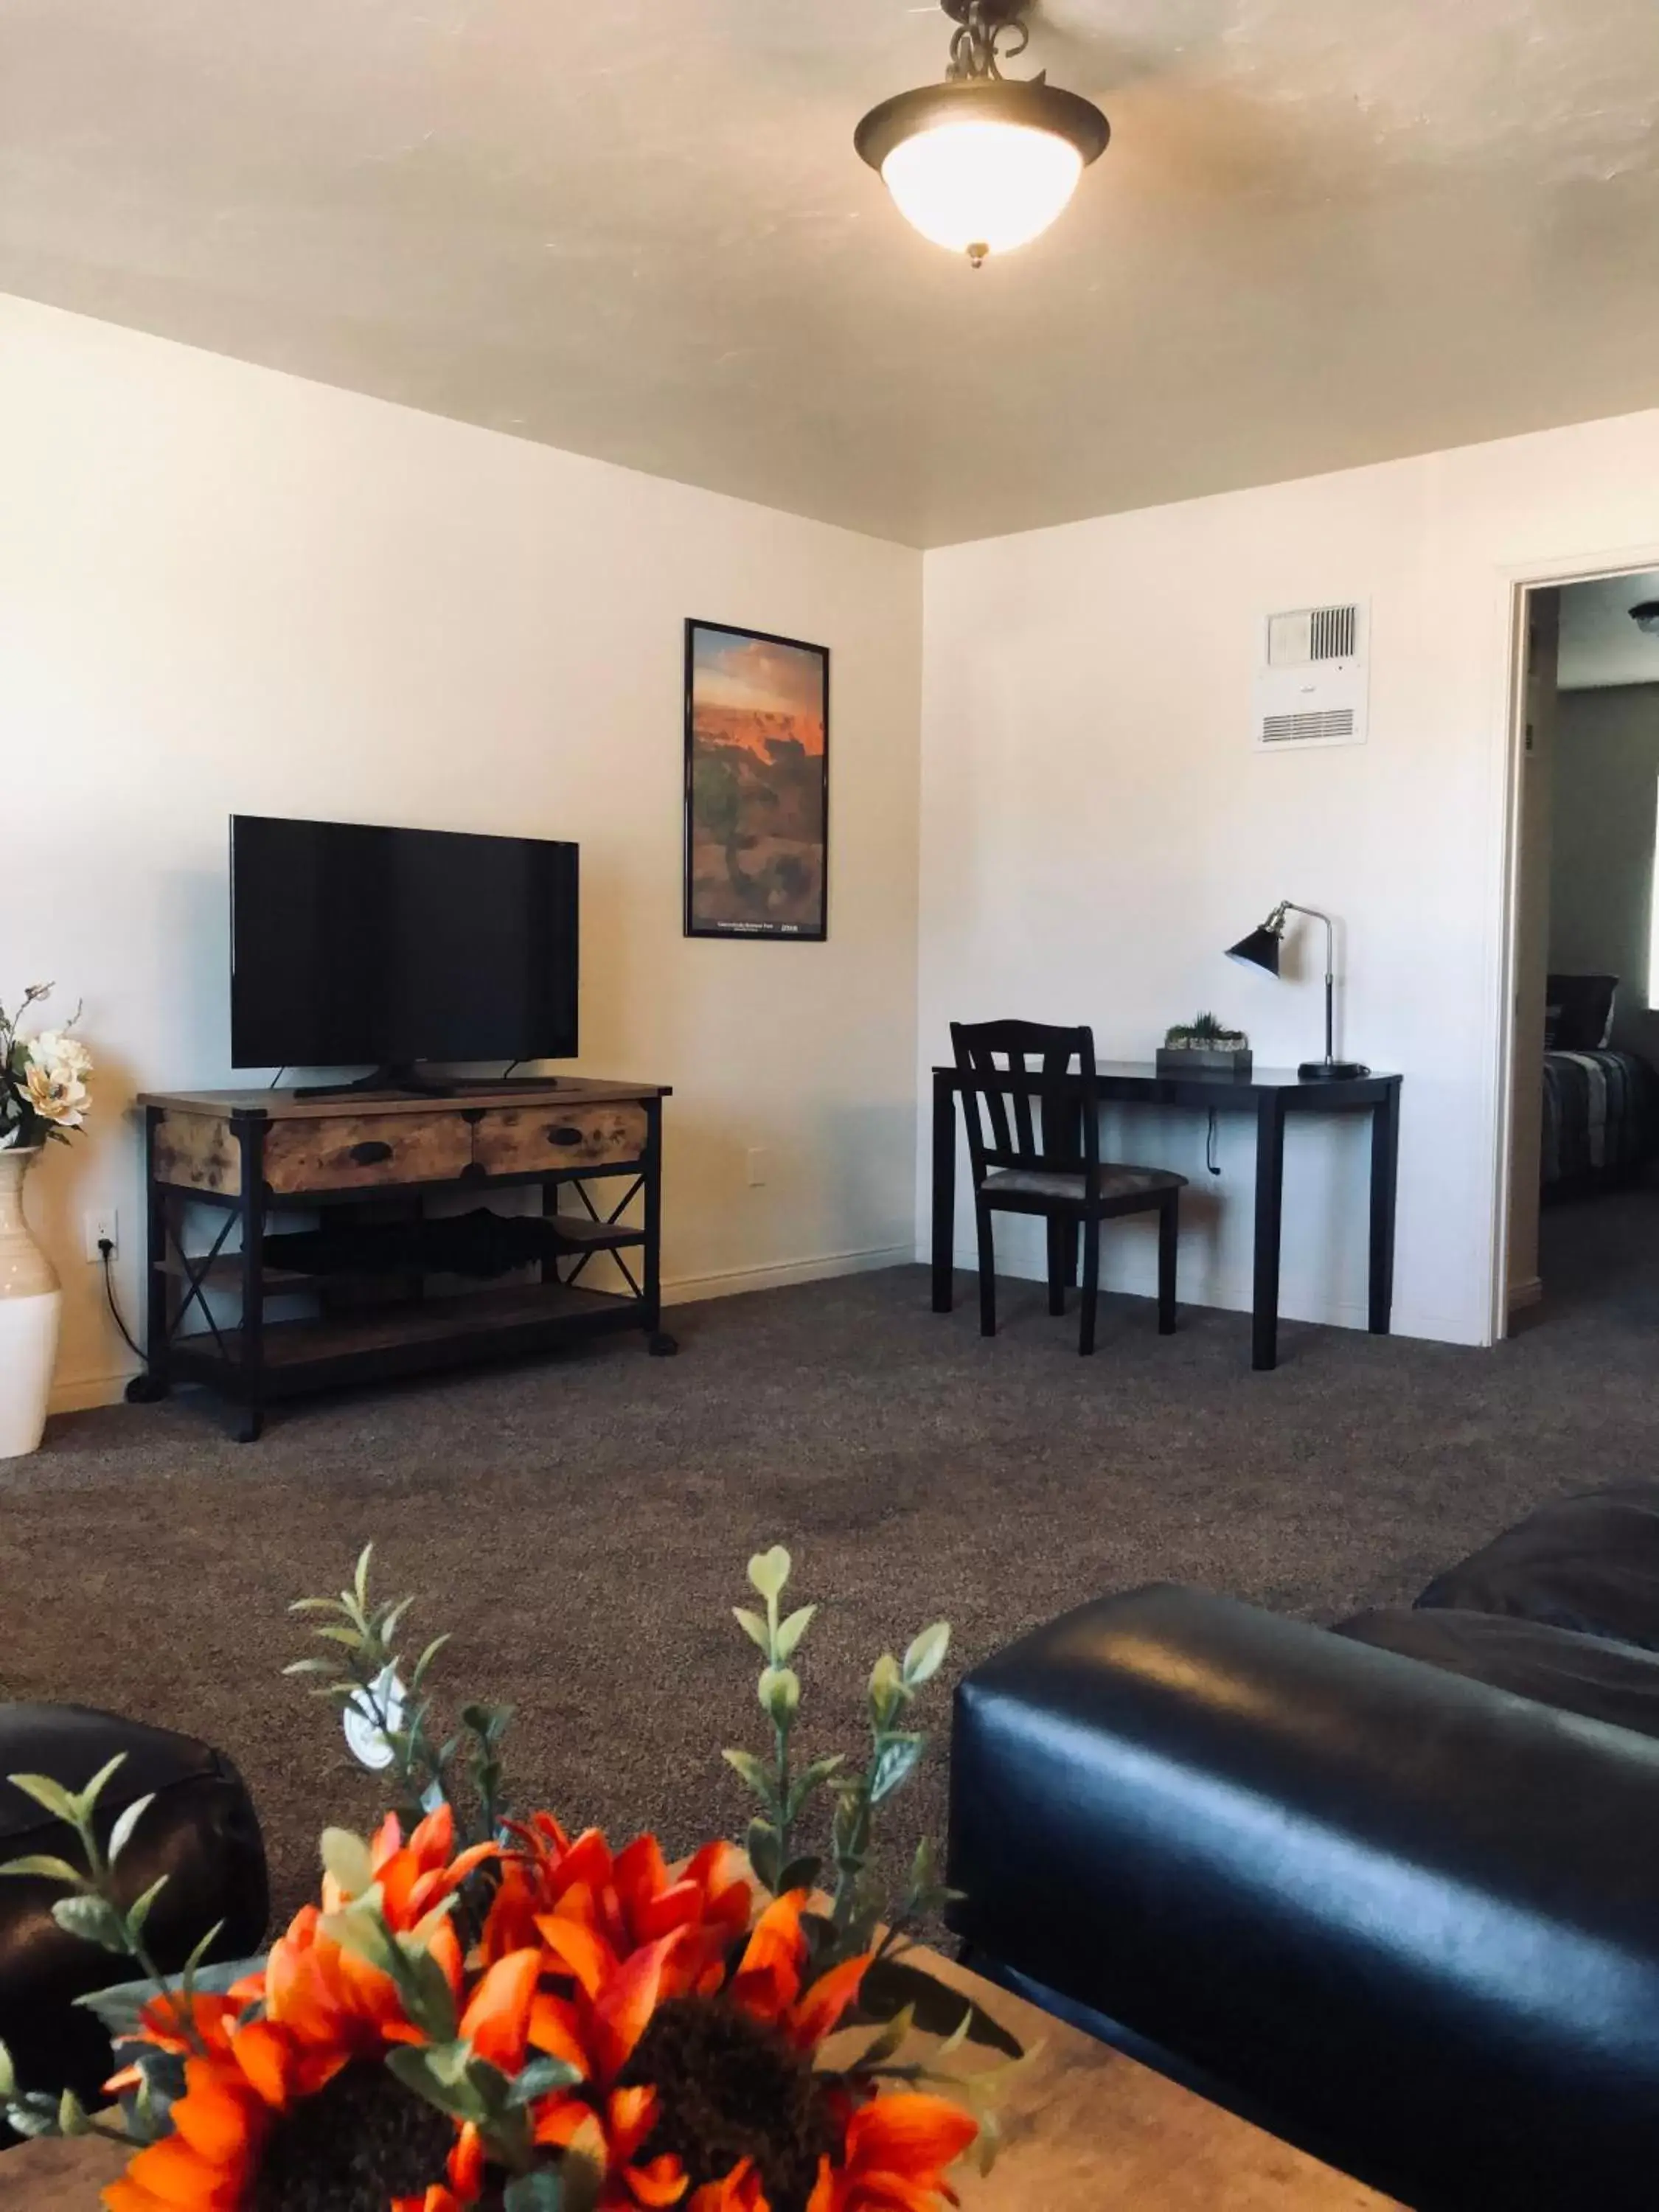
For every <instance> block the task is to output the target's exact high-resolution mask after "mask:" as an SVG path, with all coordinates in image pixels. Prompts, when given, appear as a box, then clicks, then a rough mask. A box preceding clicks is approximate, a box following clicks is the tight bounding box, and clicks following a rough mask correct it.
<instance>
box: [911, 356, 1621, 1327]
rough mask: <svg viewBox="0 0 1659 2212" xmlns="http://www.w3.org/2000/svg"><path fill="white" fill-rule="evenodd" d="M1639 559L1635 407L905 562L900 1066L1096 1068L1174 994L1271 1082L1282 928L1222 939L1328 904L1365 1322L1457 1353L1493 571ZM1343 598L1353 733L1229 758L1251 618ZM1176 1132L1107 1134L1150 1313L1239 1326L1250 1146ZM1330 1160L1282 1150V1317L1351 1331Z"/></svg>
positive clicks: (1498, 629) (1309, 972) (1288, 1037)
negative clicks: (1220, 1308) (992, 1030)
mask: <svg viewBox="0 0 1659 2212" xmlns="http://www.w3.org/2000/svg"><path fill="white" fill-rule="evenodd" d="M1222 404H1225V395H1223V398H1222ZM1079 435H1086V429H1085V428H1080V430H1079ZM1656 542H1659V414H1655V413H1647V414H1643V415H1638V416H1626V417H1622V418H1620V419H1618V420H1616V421H1611V422H1597V423H1589V424H1583V425H1580V426H1578V427H1577V428H1571V429H1566V430H1560V431H1552V432H1547V433H1544V434H1542V435H1537V436H1532V437H1526V438H1518V439H1509V440H1504V441H1500V442H1496V443H1493V444H1491V445H1486V446H1478V447H1464V448H1462V449H1459V450H1458V451H1456V452H1454V453H1442V454H1431V455H1428V456H1425V457H1423V458H1421V459H1413V460H1407V461H1401V462H1398V463H1393V464H1390V465H1387V466H1383V467H1377V468H1370V469H1362V470H1354V471H1346V472H1343V473H1341V474H1339V475H1334V476H1328V477H1316V478H1310V479H1305V480H1303V481H1300V482H1297V483H1285V484H1278V485H1273V486H1270V487H1267V488H1266V489H1259V490H1253V491H1246V492H1238V493H1233V494H1229V495H1225V496H1222V497H1218V498H1214V499H1206V500H1198V501H1192V502H1189V503H1188V504H1184V505H1182V506H1176V507H1160V508H1154V509H1150V510H1146V511H1143V512H1141V513H1131V514H1121V515H1115V516H1109V517H1105V518H1103V519H1102V520H1097V521H1093V522H1087V523H1079V524H1075V525H1072V526H1066V527H1065V528H1061V529H1055V530H1048V531H1040V532H1033V533H1031V534H1030V535H1028V536H1024V537H1021V538H1004V539H1000V540H992V541H987V542H985V543H981V544H972V545H963V546H958V547H953V548H951V549H949V550H944V551H941V552H938V553H933V554H930V555H929V556H928V557H927V575H926V592H925V613H924V637H925V649H924V659H925V673H924V683H923V738H922V779H923V781H922V788H923V834H922V935H921V1036H920V1046H921V1054H920V1060H921V1066H922V1067H923V1068H924V1069H925V1068H926V1067H927V1066H928V1065H929V1064H931V1063H932V1062H933V1060H938V1059H942V1058H944V1057H945V1056H946V1054H947V1053H948V1045H949V1040H948V1034H947V1029H946V1024H947V1023H948V1022H949V1020H950V1019H951V1018H952V1017H955V1018H960V1019H971V1018H982V1017H987V1016H995V1015H1003V1014H1023V1015H1026V1016H1030V1017H1032V1018H1038V1019H1048V1020H1066V1021H1078V1020H1085V1019H1086V1020H1089V1021H1091V1022H1092V1023H1093V1024H1094V1027H1095V1032H1096V1037H1097V1046H1098V1048H1099V1050H1100V1052H1101V1054H1102V1056H1103V1057H1113V1056H1117V1057H1122V1058H1134V1059H1143V1060H1144V1059H1148V1058H1150V1057H1151V1054H1152V1048H1153V1047H1154V1045H1155V1044H1156V1042H1157V1041H1158V1038H1159V1037H1160V1036H1161V1035H1162V1033H1163V1030H1164V1027H1165V1026H1166V1025H1167V1024H1169V1023H1170V1021H1172V1020H1175V1019H1176V1018H1180V1017H1182V1016H1184V1015H1190V1014H1191V1013H1192V1012H1194V1011H1195V1010H1196V1009H1197V1008H1199V1007H1209V1008H1213V1010H1214V1011H1215V1012H1217V1013H1218V1014H1220V1015H1223V1016H1225V1017H1227V1018H1231V1019H1234V1020H1237V1021H1239V1022H1241V1023H1242V1024H1243V1025H1244V1026H1245V1027H1246V1028H1248V1029H1249V1031H1250V1033H1251V1036H1252V1037H1253V1039H1254V1042H1255V1049H1256V1053H1257V1056H1258V1058H1259V1060H1261V1062H1262V1063H1263V1064H1279V1065H1283V1064H1285V1063H1287V1062H1289V1063H1292V1064H1293V1063H1294V1062H1295V1061H1297V1060H1299V1059H1301V1058H1303V1057H1304V1056H1306V1055H1307V1054H1310V1052H1311V1051H1313V1050H1315V1049H1316V1047H1317V1042H1318V1033H1319V1018H1320V1009H1319V986H1318V962H1317V957H1316V955H1317V949H1318V948H1317V943H1316V939H1313V938H1311V937H1310V938H1304V939H1300V940H1299V951H1298V954H1297V978H1296V980H1294V981H1289V982H1280V983H1279V984H1274V983H1273V982H1272V981H1269V980H1268V979H1267V978H1266V977H1265V976H1262V977H1258V976H1255V975H1251V974H1249V973H1246V972H1244V971H1243V970H1240V969H1237V968H1235V967H1234V966H1232V965H1231V963H1228V962H1227V961H1225V959H1224V958H1223V957H1222V953H1223V948H1224V947H1225V945H1229V944H1231V942H1232V941H1233V940H1234V939H1236V938H1237V937H1239V936H1240V935H1242V934H1243V932H1244V931H1245V930H1246V929H1247V928H1249V927H1250V926H1251V925H1253V924H1254V923H1255V922H1257V921H1260V920H1261V916H1262V915H1263V914H1264V913H1265V912H1266V910H1267V908H1268V907H1269V906H1271V905H1272V903H1273V901H1274V900H1275V899H1278V898H1279V897H1286V896H1287V897H1291V898H1295V899H1298V900H1301V901H1304V902H1306V903H1307V904H1309V905H1311V906H1316V907H1325V908H1330V909H1332V910H1333V911H1334V912H1335V913H1336V914H1338V915H1340V916H1341V917H1342V918H1343V921H1344V923H1345V930H1344V940H1345V941H1344V947H1343V951H1342V954H1341V957H1340V964H1341V968H1342V971H1343V975H1344V981H1345V984H1346V1018H1345V1021H1344V1024H1343V1030H1342V1037H1341V1048H1343V1049H1344V1050H1346V1051H1347V1052H1350V1053H1352V1054H1355V1055H1356V1056H1358V1058H1360V1059H1363V1060H1369V1061H1370V1063H1371V1064H1372V1065H1373V1066H1377V1067H1383V1068H1397V1069H1401V1070H1403V1071H1404V1073H1405V1076H1406V1084H1405V1091H1404V1111H1403V1131H1402V1143H1401V1188H1400V1216H1399V1232H1400V1242H1399V1251H1398V1273H1397V1302H1396V1306H1395V1324H1396V1326H1397V1328H1400V1329H1401V1331H1402V1332H1405V1333H1408V1334H1420V1335H1425V1336H1435V1337H1442V1338H1446V1339H1449V1340H1455V1341H1461V1342H1470V1343H1477V1342H1481V1341H1484V1340H1486V1339H1487V1338H1488V1336H1489V1334H1490V1333H1491V1303H1492V1278H1493V1236H1494V1220H1495V1214H1496V1206H1495V1204H1494V1188H1495V1182H1496V1176H1495V1169H1496V1160H1497V1141H1498V1139H1497V1132H1498V1124H1499V1121H1500V1119H1501V1115H1500V1113H1499V1106H1498V1052H1497V1036H1498V1004H1499V999H1500V995H1501V991H1502V981H1501V978H1502V973H1503V958H1502V951H1503V948H1502V944H1501V931H1500V929H1499V927H1498V917H1499V913H1500V908H1501V903H1502V897H1501V891H1502V882H1503V873H1504V852H1505V844H1504V834H1503V815H1504V804H1505V793H1506V788H1507V785H1506V762H1507V757H1508V665H1507V663H1508V654H1509V649H1510V610H1511V586H1512V582H1513V574H1512V572H1513V571H1516V570H1519V569H1524V568H1530V569H1532V570H1533V571H1534V573H1538V574H1546V573H1549V572H1550V571H1551V570H1552V569H1553V572H1554V573H1555V574H1569V573H1571V572H1573V571H1574V570H1579V571H1583V570H1585V569H1589V568H1593V567H1596V566H1606V567H1609V568H1610V567H1613V566H1616V565H1620V562H1621V561H1623V562H1626V564H1627V565H1631V566H1638V565H1650V564H1651V562H1652V560H1653V555H1654V546H1655V544H1656ZM1349 597H1358V598H1364V599H1369V600H1370V605H1371V650H1372V671H1373V672H1372V693H1371V728H1370V743H1369V744H1366V745H1363V746H1355V747H1352V748H1348V749H1336V750H1326V751H1318V752H1312V753H1309V754H1305V755H1303V756H1300V757H1291V758H1285V757H1279V756H1269V757H1262V756H1260V755H1258V754H1256V753H1254V752H1253V751H1252V750H1251V748H1250V745H1249V695H1250V675H1251V668H1252V665H1253V659H1254V654H1255V643H1256V636H1257V624H1258V623H1259V620H1260V617H1261V616H1262V614H1264V613H1265V612H1266V611H1268V610H1270V609H1273V608H1279V607H1296V606H1304V605H1309V604H1310V603H1312V604H1317V603H1319V602H1322V601H1324V600H1328V599H1346V598H1349ZM1287 965H1289V963H1287ZM926 1138H927V1131H926V1127H925V1122H924V1126H923V1130H922V1143H923V1146H924V1147H925V1145H926ZM1203 1139H1204V1132H1203V1127H1202V1125H1201V1123H1200V1121H1197V1120H1195V1119H1194V1118H1193V1117H1190V1116H1187V1115H1180V1116H1176V1115H1170V1116H1168V1117H1164V1118H1160V1117H1159V1116H1158V1115H1152V1114H1149V1113H1140V1114H1138V1115H1121V1116H1120V1117H1118V1122H1117V1127H1116V1130H1115V1143H1116V1148H1117V1149H1118V1150H1119V1152H1120V1156H1121V1157H1128V1158H1139V1159H1141V1160H1145V1161H1149V1162H1153V1163H1161V1164H1167V1165H1170V1166H1172V1167H1176V1168H1180V1169H1182V1170H1184V1171H1185V1172H1186V1173H1187V1174H1188V1175H1189V1176H1191V1177H1192V1180H1193V1188H1192V1190H1191V1192H1190V1194H1188V1196H1189V1200H1190V1203H1189V1205H1188V1208H1187V1214H1188V1227H1187V1230H1186V1234H1185V1238H1184V1244H1183V1251H1182V1269H1183V1293H1184V1295H1185V1296H1187V1297H1190V1298H1193V1299H1196V1300H1201V1301H1204V1302H1206V1303H1215V1304H1225V1305H1230V1306H1234V1307H1242V1306H1244V1305H1246V1304H1248V1303H1249V1249H1250V1217H1249V1170H1250V1148H1251V1143H1252V1139H1251V1137H1250V1134H1249V1131H1248V1129H1247V1127H1245V1125H1244V1124H1243V1123H1242V1122H1237V1121H1235V1122H1231V1123H1230V1122H1225V1121H1224V1124H1223V1131H1222V1151H1221V1158H1222V1163H1223V1166H1224V1169H1225V1173H1224V1175H1223V1176H1222V1178H1221V1180H1220V1182H1219V1183H1218V1184H1214V1185H1212V1182H1211V1178H1210V1177H1209V1176H1206V1173H1205V1171H1204V1165H1203ZM1364 1170H1365V1150H1364V1139H1363V1137H1362V1136H1361V1134H1360V1132H1359V1130H1358V1127H1341V1126H1340V1125H1333V1126H1331V1127H1304V1128H1302V1129H1298V1130H1293V1131H1292V1133H1291V1143H1290V1146H1289V1148H1288V1156H1287V1162H1286V1182H1287V1190H1286V1236H1285V1271H1284V1308H1285V1311H1286V1312H1287V1313H1289V1314H1292V1315H1297V1316H1309V1317H1315V1318H1320V1319H1326V1320H1331V1321H1339V1322H1357V1321H1359V1320H1360V1319H1361V1318H1362V1317H1363V1312H1364V1225H1365V1213H1364V1203H1363V1198H1364ZM970 1242H971V1240H970V1237H969V1223H968V1219H967V1215H966V1212H965V1207H964V1211H963V1216H962V1218H961V1219H960V1221H959V1225H958V1247H959V1249H961V1250H962V1251H963V1254H964V1255H965V1254H966V1253H967V1251H968V1250H969V1246H970ZM1109 1245H1110V1248H1111V1251H1112V1255H1113V1256H1112V1258H1111V1260H1110V1261H1109V1266H1108V1270H1107V1279H1109V1281H1112V1282H1114V1283H1116V1284H1118V1285H1124V1286H1127V1287H1133V1288H1135V1289H1139V1290H1143V1291H1144V1290H1146V1289H1149V1288H1150V1286H1151V1283H1152V1238H1151V1237H1150V1236H1149V1235H1146V1234H1144V1233H1142V1231H1141V1230H1140V1229H1139V1227H1138V1226H1137V1227H1127V1228H1124V1229H1121V1230H1120V1231H1117V1233H1115V1234H1110V1235H1109ZM1010 1249H1012V1242H1011V1246H1010ZM1034 1258H1035V1254H1034V1252H1030V1251H1029V1249H1028V1261H1030V1260H1034ZM1033 1272H1035V1270H1033Z"/></svg>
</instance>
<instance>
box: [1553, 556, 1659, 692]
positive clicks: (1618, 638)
mask: <svg viewBox="0 0 1659 2212" xmlns="http://www.w3.org/2000/svg"><path fill="white" fill-rule="evenodd" d="M1644 599H1659V568H1650V569H1648V570H1647V571H1645V573H1644V574H1639V575H1631V576H1600V577H1597V579H1596V580H1595V582H1594V583H1591V584H1568V585H1566V586H1564V587H1563V589H1562V592H1561V648H1560V658H1559V661H1558V662H1557V674H1556V681H1557V683H1558V684H1559V686H1560V688H1561V690H1563V691H1587V690H1600V689H1601V686H1603V685H1604V684H1659V637H1656V636H1650V635H1647V633H1646V632H1645V631H1643V630H1639V629H1637V627H1636V624H1635V623H1633V622H1632V620H1631V618H1630V611H1631V609H1632V607H1636V606H1640V605H1641V604H1642V602H1643V601H1644Z"/></svg>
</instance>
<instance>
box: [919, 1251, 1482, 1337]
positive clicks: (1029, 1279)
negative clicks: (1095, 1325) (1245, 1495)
mask: <svg viewBox="0 0 1659 2212" xmlns="http://www.w3.org/2000/svg"><path fill="white" fill-rule="evenodd" d="M915 1257H917V1258H918V1259H921V1260H922V1261H926V1259H927V1254H926V1253H925V1252H919V1253H917V1254H916V1255H915ZM955 1258H956V1266H957V1270H958V1272H960V1273H963V1274H969V1275H973V1274H977V1273H978V1272H979V1255H978V1252H977V1251H976V1250H975V1249H974V1248H973V1247H972V1246H971V1245H969V1246H967V1247H963V1246H961V1245H958V1246H957V1251H956V1255H955ZM997 1273H998V1274H999V1275H1006V1276H1008V1277H1009V1278H1011V1279H1012V1280H1013V1281H1015V1282H1026V1283H1040V1282H1042V1279H1043V1278H1042V1274H1041V1273H1039V1272H1038V1271H1037V1270H1036V1269H1035V1268H1026V1267H1013V1266H1006V1267H1005V1265H1004V1264H1003V1261H1002V1259H1001V1256H1000V1255H998V1260H997ZM1100 1287H1101V1289H1102V1290H1103V1291H1108V1292H1110V1293H1115V1294H1116V1295H1118V1296H1121V1297H1134V1298H1151V1297H1153V1296H1155V1291H1154V1290H1153V1286H1152V1279H1151V1278H1150V1277H1149V1278H1148V1279H1146V1281H1145V1282H1141V1283H1133V1284H1130V1283H1112V1282H1103V1283H1102V1284H1101V1286H1100ZM1252 1302H1253V1293H1252V1291H1251V1289H1250V1287H1249V1285H1247V1284H1234V1285H1231V1286H1228V1285H1221V1286H1220V1287H1219V1288H1218V1289H1217V1290H1215V1291H1212V1293H1211V1295H1210V1296H1208V1297H1205V1298H1202V1299H1198V1298H1188V1297H1183V1298H1182V1301H1181V1303H1182V1304H1183V1305H1190V1306H1194V1307H1195V1308H1200V1309H1202V1310H1207V1311H1210V1312H1214V1313H1243V1314H1247V1313H1249V1311H1250V1309H1251V1305H1252ZM1370 1318H1371V1316H1370V1306H1369V1305H1367V1304H1364V1302H1363V1301H1359V1300H1354V1301H1349V1300H1347V1299H1334V1298H1322V1297H1310V1296H1307V1295H1304V1292H1302V1291H1298V1289H1297V1285H1295V1284H1294V1283H1285V1282H1284V1281H1282V1280H1281V1282H1280V1285H1279V1319H1280V1320H1281V1321H1292V1322H1310V1323H1311V1324H1313V1325H1314V1326H1315V1327H1316V1328H1352V1329H1361V1330H1364V1329H1368V1328H1370ZM1390 1327H1391V1329H1392V1333H1393V1334H1395V1336H1407V1337H1420V1338H1422V1339H1424V1340H1425V1341H1426V1342H1428V1343H1431V1344H1467V1345H1470V1346H1475V1347H1478V1348H1481V1349H1486V1348H1488V1347H1489V1346H1490V1343H1491V1340H1490V1338H1486V1337H1480V1336H1474V1335H1471V1334H1469V1332H1468V1328H1467V1327H1466V1326H1465V1325H1464V1324H1463V1323H1462V1322H1460V1321H1458V1320H1457V1318H1456V1317H1455V1316H1454V1315H1451V1314H1441V1313H1427V1312H1421V1311H1419V1310H1415V1309H1413V1307H1410V1306H1407V1305H1402V1304H1401V1303H1400V1301H1399V1300H1398V1299H1397V1298H1396V1300H1395V1307H1394V1313H1393V1316H1392V1317H1391V1322H1390Z"/></svg>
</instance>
